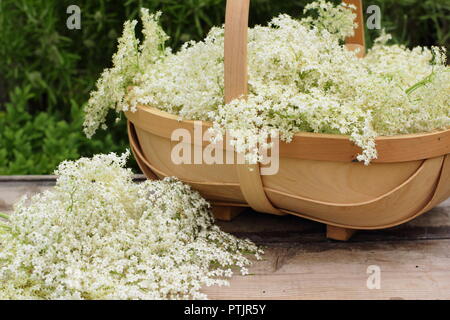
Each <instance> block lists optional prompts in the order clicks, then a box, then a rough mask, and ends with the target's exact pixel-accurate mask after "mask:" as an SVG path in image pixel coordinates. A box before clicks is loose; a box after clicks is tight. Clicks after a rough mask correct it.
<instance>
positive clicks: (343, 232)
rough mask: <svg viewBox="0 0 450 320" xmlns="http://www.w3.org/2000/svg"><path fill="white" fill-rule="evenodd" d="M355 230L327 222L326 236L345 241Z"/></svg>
mask: <svg viewBox="0 0 450 320" xmlns="http://www.w3.org/2000/svg"><path fill="white" fill-rule="evenodd" d="M355 232H356V230H354V229H347V228H341V227H335V226H331V225H328V224H327V238H328V239H333V240H340V241H347V240H348V239H350V238H351V237H352V236H353V234H354V233H355Z"/></svg>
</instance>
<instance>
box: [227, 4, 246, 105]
mask: <svg viewBox="0 0 450 320" xmlns="http://www.w3.org/2000/svg"><path fill="white" fill-rule="evenodd" d="M249 6H250V0H227V8H226V15H225V40H224V41H225V44H224V65H225V74H224V76H225V103H228V102H230V101H231V100H233V99H236V98H238V97H240V96H246V95H247V33H248V11H249Z"/></svg>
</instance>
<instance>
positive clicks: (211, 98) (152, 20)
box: [84, 0, 450, 164]
mask: <svg viewBox="0 0 450 320" xmlns="http://www.w3.org/2000/svg"><path fill="white" fill-rule="evenodd" d="M310 11H316V13H317V17H316V18H311V17H306V18H303V19H301V20H296V19H293V18H292V17H290V16H288V15H284V14H282V15H279V16H278V17H275V18H274V19H273V20H272V21H271V22H270V23H269V25H268V26H266V27H263V26H256V27H254V28H252V29H249V39H248V74H249V77H248V85H249V93H248V98H247V99H246V100H244V99H236V100H234V101H232V102H231V103H229V104H225V103H224V85H223V83H224V74H223V67H224V66H223V61H224V57H223V46H224V29H223V27H221V28H212V29H211V31H210V32H209V34H208V36H207V37H206V38H205V39H204V40H203V41H200V42H194V41H191V42H188V43H186V44H185V45H184V46H183V47H182V48H181V49H180V50H179V51H178V52H176V53H172V52H171V51H170V50H169V49H166V48H164V41H165V40H166V39H167V36H166V35H165V34H164V32H163V31H162V29H161V28H160V27H159V26H158V24H157V19H158V15H154V16H151V15H149V14H148V12H147V11H144V12H143V15H142V20H143V34H144V35H145V40H144V42H145V43H147V44H148V45H146V46H141V47H140V48H139V49H138V48H137V45H136V43H137V40H136V37H135V36H134V33H133V30H132V27H131V26H134V25H135V24H136V21H132V22H128V23H127V24H126V25H125V28H124V35H123V36H122V38H121V39H120V40H119V48H118V53H119V52H127V53H128V54H126V55H125V58H124V59H123V60H121V61H120V63H119V62H118V61H116V60H117V59H115V58H113V62H114V67H113V68H112V69H107V70H106V71H105V73H104V74H103V75H102V77H101V78H100V80H99V82H98V84H97V90H96V91H94V92H93V93H92V96H91V99H90V100H89V103H88V105H87V108H86V120H85V124H84V126H85V132H86V134H87V135H88V136H91V135H92V134H93V133H94V132H95V130H96V129H97V128H98V127H99V126H101V125H102V124H104V119H105V116H106V113H107V111H108V109H110V108H112V109H115V110H116V111H117V112H120V111H126V110H132V111H134V110H136V108H137V105H139V104H143V105H150V106H154V107H157V108H160V109H162V110H164V111H167V112H169V113H173V114H177V115H179V116H180V117H181V118H184V119H192V120H208V121H212V122H213V127H214V133H215V134H216V136H217V135H219V134H220V133H223V132H224V131H228V133H229V136H230V137H231V138H232V139H234V140H233V144H235V145H236V149H237V150H241V151H243V152H244V153H245V156H246V158H247V160H248V161H250V162H255V161H259V160H261V155H260V154H259V153H258V152H259V151H258V150H259V148H256V147H255V146H256V145H258V144H261V143H263V142H264V141H267V140H266V138H267V136H268V135H271V132H273V131H274V130H278V131H279V135H280V137H281V139H282V140H283V141H286V142H289V141H290V140H291V139H292V137H293V136H294V134H295V133H297V132H317V133H331V134H342V135H348V136H349V138H350V140H352V141H353V142H354V143H355V144H356V145H358V146H359V147H361V149H362V152H361V154H360V155H359V156H358V159H359V160H360V161H364V162H365V163H366V164H368V163H369V162H370V161H371V160H372V159H375V158H376V157H377V151H376V145H375V138H376V137H377V136H380V135H388V136H389V135H397V134H404V133H419V132H427V131H433V130H437V129H445V128H448V127H449V126H450V68H449V67H447V66H446V54H445V51H444V49H443V48H442V49H439V48H432V49H428V48H421V47H417V48H414V49H407V48H405V47H404V46H399V45H387V44H386V42H387V40H389V35H386V34H384V33H382V34H381V36H380V38H379V39H377V40H376V41H375V45H374V46H373V48H371V49H370V50H369V51H368V53H367V56H366V57H365V58H363V59H358V58H357V57H356V56H355V53H354V52H349V51H347V50H346V49H345V47H344V45H343V40H344V39H345V37H347V36H349V35H351V34H352V33H353V28H354V27H355V24H354V23H353V20H354V18H355V15H354V14H353V13H352V11H351V10H350V9H349V8H348V6H346V5H338V6H334V5H333V4H331V3H328V2H326V1H324V0H319V1H316V2H313V3H311V4H309V5H307V6H306V8H305V12H310ZM150 44H152V45H150ZM133 48H136V49H135V50H134V51H133ZM148 48H151V49H148ZM136 61H138V62H136ZM136 63H137V64H138V65H139V68H136ZM127 65H128V66H129V67H126V66H127ZM129 87H132V88H131V90H130V91H127V89H128V88H129ZM125 95H126V96H125ZM213 139H214V135H213Z"/></svg>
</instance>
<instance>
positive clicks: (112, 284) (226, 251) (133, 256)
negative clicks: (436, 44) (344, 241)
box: [0, 153, 262, 299]
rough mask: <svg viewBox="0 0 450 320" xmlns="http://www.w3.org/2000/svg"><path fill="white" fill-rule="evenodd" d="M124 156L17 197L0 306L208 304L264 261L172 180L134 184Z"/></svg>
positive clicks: (3, 240)
mask: <svg viewBox="0 0 450 320" xmlns="http://www.w3.org/2000/svg"><path fill="white" fill-rule="evenodd" d="M127 156H128V153H127V154H123V155H122V156H120V157H119V156H116V155H115V154H113V153H111V154H109V155H96V156H94V157H93V158H92V159H88V158H81V159H80V160H78V161H75V162H72V161H66V162H63V163H61V164H60V165H59V168H58V170H57V171H56V174H58V175H59V177H58V179H57V183H56V186H55V188H54V189H53V190H51V191H45V192H43V193H41V194H38V195H35V196H33V197H32V198H31V199H28V200H27V199H23V200H22V201H21V202H19V203H18V204H17V205H16V207H15V210H14V213H13V214H11V216H10V217H9V224H8V225H7V228H6V229H4V230H3V229H2V230H0V299H23V298H24V299H186V298H194V299H201V298H206V296H205V295H204V294H202V293H201V292H200V289H201V287H202V286H204V285H207V286H210V285H226V284H227V281H226V280H224V277H230V276H231V275H232V274H233V272H232V267H238V268H240V269H241V272H242V273H243V274H245V273H247V272H248V271H247V269H246V268H245V266H246V265H248V264H249V263H250V261H249V260H248V259H247V258H246V257H245V256H244V253H253V254H255V255H256V257H259V255H260V254H261V253H262V252H261V250H260V249H258V248H257V247H256V246H255V245H254V244H253V243H251V242H250V241H248V240H241V239H237V238H235V237H233V236H232V235H229V234H227V233H224V232H222V231H221V230H220V229H219V228H218V227H217V226H215V225H214V221H213V217H212V215H211V212H210V210H209V204H208V203H207V202H206V201H205V200H204V199H203V198H202V197H201V196H200V195H199V194H198V193H197V192H195V191H192V190H191V189H190V187H189V186H187V185H185V184H183V183H182V182H180V181H178V180H176V179H174V178H166V179H164V180H162V181H145V182H143V183H140V184H136V183H134V182H133V181H132V173H131V171H130V169H125V168H124V165H125V162H126V158H127Z"/></svg>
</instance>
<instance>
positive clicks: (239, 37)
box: [224, 0, 365, 103]
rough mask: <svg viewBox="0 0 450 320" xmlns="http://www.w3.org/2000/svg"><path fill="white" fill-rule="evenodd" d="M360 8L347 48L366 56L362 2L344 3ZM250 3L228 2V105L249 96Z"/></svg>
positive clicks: (348, 0) (225, 51)
mask: <svg viewBox="0 0 450 320" xmlns="http://www.w3.org/2000/svg"><path fill="white" fill-rule="evenodd" d="M343 2H344V3H347V4H353V5H354V6H355V7H356V10H355V11H356V23H357V24H358V27H357V28H356V29H355V35H354V36H353V37H349V38H347V39H346V41H345V42H346V43H347V46H346V47H347V48H348V49H349V50H355V49H357V48H361V51H360V53H359V54H358V56H360V57H363V56H364V54H365V41H364V16H363V5H362V0H343ZM249 7H250V0H227V6H226V15H225V44H224V47H225V48H224V65H225V75H224V76H225V89H224V90H225V103H228V102H230V101H231V100H233V99H236V98H238V97H241V96H244V97H245V96H246V95H247V74H248V72H247V33H248V13H249Z"/></svg>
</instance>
